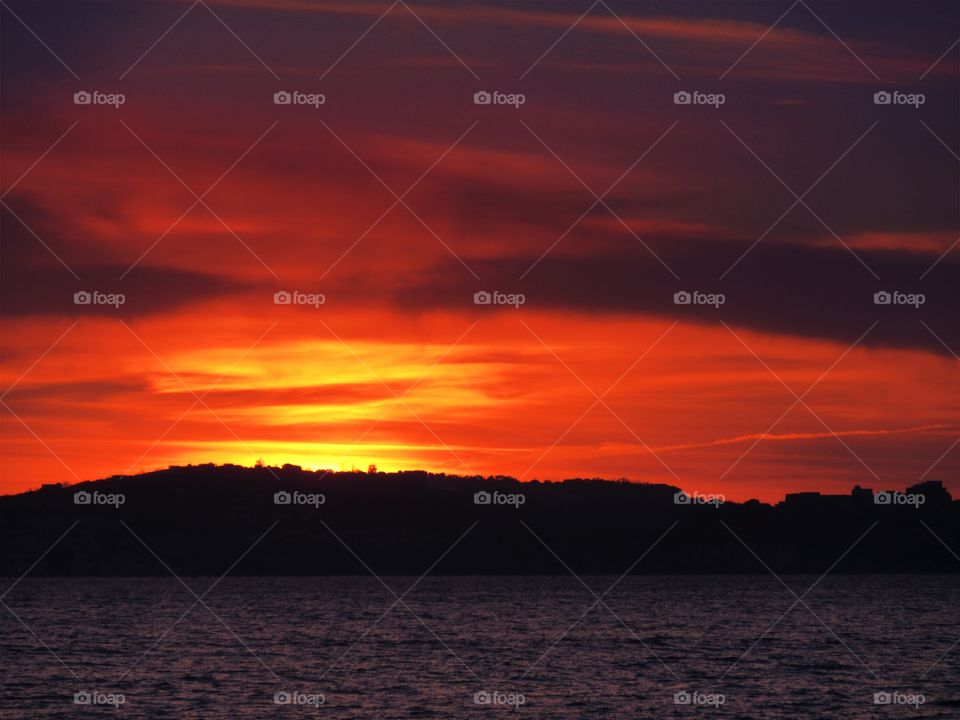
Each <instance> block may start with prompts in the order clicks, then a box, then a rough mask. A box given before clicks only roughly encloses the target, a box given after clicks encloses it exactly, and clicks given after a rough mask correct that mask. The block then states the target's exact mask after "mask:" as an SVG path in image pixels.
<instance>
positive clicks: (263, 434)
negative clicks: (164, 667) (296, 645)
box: [0, 0, 960, 501]
mask: <svg viewBox="0 0 960 720" xmlns="http://www.w3.org/2000/svg"><path fill="white" fill-rule="evenodd" d="M0 18H2V30H0V37H2V40H3V48H2V69H0V79H2V88H0V99H2V135H0V150H2V168H0V184H2V193H3V196H2V205H0V223H2V225H0V228H2V233H3V238H2V245H0V281H2V285H0V400H2V404H0V493H14V492H21V491H24V490H27V489H30V488H35V487H37V486H39V485H40V484H41V483H53V482H67V483H72V482H77V481H79V480H88V479H96V478H100V477H105V476H109V475H114V474H131V473H135V472H141V471H145V470H150V469H156V468H162V467H166V466H168V465H171V464H186V463H204V462H215V463H224V462H234V463H240V464H245V465H250V464H253V463H254V462H255V461H257V460H263V461H264V462H265V463H268V464H282V463H288V462H289V463H293V464H298V465H302V466H304V467H309V468H332V469H351V468H354V467H356V468H362V469H366V468H367V466H368V465H370V464H375V465H376V466H377V467H378V468H379V469H380V470H398V469H401V470H402V469H427V470H434V471H442V472H448V473H456V474H470V475H473V474H480V475H511V476H514V477H518V478H521V479H524V480H533V479H539V480H561V479H564V478H570V477H604V478H627V479H629V480H633V481H639V482H666V483H670V484H672V485H677V486H679V487H682V488H684V489H686V490H688V491H700V492H720V493H723V494H725V495H726V496H727V497H728V498H730V499H735V500H745V499H748V498H760V499H762V500H766V501H775V500H779V499H780V498H781V497H782V496H783V495H784V494H785V493H787V492H798V491H809V490H818V491H822V492H842V493H846V492H849V490H850V489H851V488H852V487H853V486H854V485H857V484H859V485H861V486H864V487H871V488H874V489H887V488H898V489H899V488H904V487H906V486H908V485H911V484H914V483H916V482H919V481H922V480H930V479H940V480H943V481H944V482H945V483H946V484H947V486H948V487H949V488H950V489H951V490H952V491H953V492H954V494H955V495H957V494H958V493H960V472H958V471H960V377H958V357H957V353H958V352H960V322H958V320H960V317H958V316H960V245H958V240H960V207H958V204H960V199H958V198H960V192H958V188H960V180H958V173H960V157H958V153H960V131H958V114H960V111H958V83H960V74H958V53H960V49H958V48H960V45H958V42H957V38H958V35H960V21H958V8H957V5H956V3H955V2H937V1H935V0H931V1H929V2H924V3H912V2H884V3H876V2H869V3H868V2H846V3H842V4H838V3H827V2H823V1H822V0H817V1H813V0H805V1H800V2H794V3H792V4H791V3H790V2H747V1H743V0H741V1H738V2H735V3H730V2H693V1H690V2H679V3H676V2H674V3H667V2H647V3H628V2H623V1H622V0H621V1H617V0H607V1H604V0H600V1H599V2H595V3H593V4H592V5H591V4H590V3H589V2H576V3H574V2H561V1H558V2H550V3H537V2H503V3H493V2H476V3H472V2H470V3H433V2H430V3H421V2H412V3H407V2H402V1H400V0H398V2H395V3H390V2H385V3H384V2H369V3H367V2H324V1H319V2H307V0H276V1H271V2H267V1H266V0H206V1H205V2H180V1H179V0H166V1H161V2H149V1H148V2H141V3H136V4H131V3H125V2H110V1H108V0H101V1H92V0H74V1H71V2H69V3H56V2H32V1H31V2H24V1H22V0H8V1H7V2H5V3H4V8H3V9H2V10H0ZM82 92H86V93H91V94H95V93H99V95H96V97H95V98H94V100H93V102H91V103H89V104H82V103H81V104H78V102H77V99H78V98H77V97H76V96H75V94H76V93H82ZM278 92H281V93H282V92H286V93H291V94H295V93H300V95H298V96H297V98H298V99H299V101H298V102H294V103H290V104H277V103H276V102H275V94H276V93H278ZM482 92H486V93H493V94H497V93H499V95H496V101H495V102H491V103H489V104H482V103H480V104H478V103H477V101H476V97H475V94H476V93H482ZM677 93H688V94H689V95H687V96H685V95H682V94H681V95H677ZM877 93H889V95H888V96H884V95H882V94H881V95H880V96H877ZM118 94H119V95H122V98H119V97H117V96H118ZM321 96H322V98H321ZM82 97H83V96H80V99H82ZM685 97H691V98H693V99H692V102H690V103H683V102H682V100H683V99H684V98H685ZM884 97H891V98H892V101H891V102H890V103H884V102H883V98H884ZM481 98H482V96H481ZM321 99H322V103H321ZM121 100H122V103H121ZM684 292H686V293H690V294H691V297H692V298H693V302H691V303H690V304H678V303H677V299H678V297H679V298H680V299H682V298H683V297H684V296H682V295H681V296H677V295H676V294H677V293H684ZM76 293H90V294H91V295H90V296H89V297H90V298H91V302H90V303H89V304H82V303H81V304H78V297H79V300H80V301H82V300H83V298H84V296H83V295H81V296H76ZM276 293H287V294H288V295H283V294H282V295H280V296H279V299H281V300H282V299H284V298H286V297H291V298H293V300H292V302H291V303H289V304H284V303H282V302H281V303H278V302H276V300H277V299H278V296H276ZM476 293H491V294H494V295H493V296H492V297H494V298H495V300H494V302H491V303H489V304H483V303H480V304H478V303H477V302H476V300H477V296H476ZM876 293H890V297H891V298H892V301H891V303H889V304H878V303H877V301H876V298H875V294H876ZM479 297H480V299H483V298H484V297H486V296H483V295H481V296H479ZM321 300H322V302H321ZM121 301H122V304H121ZM500 301H503V302H500Z"/></svg>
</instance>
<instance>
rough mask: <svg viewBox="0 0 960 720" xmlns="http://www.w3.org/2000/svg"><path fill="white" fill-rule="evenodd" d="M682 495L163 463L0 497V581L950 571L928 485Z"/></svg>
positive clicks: (941, 521)
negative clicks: (772, 498) (781, 496)
mask: <svg viewBox="0 0 960 720" xmlns="http://www.w3.org/2000/svg"><path fill="white" fill-rule="evenodd" d="M679 492H680V490H679V489H678V488H675V487H671V486H669V485H651V484H642V483H633V482H626V481H622V480H621V481H609V480H598V479H580V478H578V479H572V480H565V481H563V482H537V481H534V482H527V483H520V482H518V481H517V480H515V479H513V478H509V477H488V478H483V477H462V476H456V475H444V474H436V473H427V472H423V471H411V472H399V473H378V472H376V471H371V472H323V471H317V472H312V471H307V470H302V469H301V468H299V467H297V466H293V465H284V466H283V467H280V468H276V467H254V468H245V467H240V466H237V465H212V464H209V465H191V466H186V467H171V468H168V469H166V470H161V471H158V472H151V473H145V474H143V475H136V476H130V477H127V476H115V477H111V478H107V479H104V480H98V481H93V482H84V483H79V484H76V485H70V486H66V485H45V486H43V487H42V488H40V489H39V490H35V491H31V492H27V493H23V494H20V495H11V496H6V497H0V547H2V548H3V551H2V553H0V575H4V576H14V577H18V576H20V575H21V574H22V573H24V572H26V571H27V570H28V569H29V568H30V567H31V566H32V565H33V564H34V563H35V562H37V560H38V558H40V560H39V562H37V564H36V566H35V567H33V569H32V570H30V576H31V577H33V576H90V575H93V576H98V575H103V576H149V575H166V574H169V572H170V570H172V571H173V572H175V573H176V574H177V575H208V576H217V577H218V576H220V575H222V574H223V573H225V572H226V571H227V570H228V569H230V568H231V567H232V566H234V563H236V565H235V566H234V567H232V569H231V570H230V573H231V574H232V575H352V574H368V573H370V572H374V573H376V574H378V575H379V574H385V575H401V574H402V575H415V576H419V575H421V574H422V573H424V572H426V571H427V570H428V569H429V568H431V566H433V565H434V563H435V562H436V563H437V564H436V566H435V567H433V568H432V570H431V573H433V574H450V575H457V574H565V573H568V572H570V571H572V572H575V573H577V574H610V575H621V574H623V573H625V572H627V571H628V570H629V571H630V572H632V573H643V574H654V573H768V572H770V571H773V572H775V573H777V574H780V573H811V574H815V575H819V574H821V573H824V572H826V571H827V570H828V568H830V567H831V566H832V565H833V564H834V563H837V565H836V567H835V568H833V570H832V571H831V572H835V573H957V572H960V559H958V558H957V557H956V556H955V555H953V554H952V553H953V552H957V551H958V549H960V522H958V519H960V501H955V500H953V499H952V498H951V497H950V494H949V493H948V492H947V491H946V490H945V489H944V487H943V485H942V484H941V483H940V482H938V481H929V482H925V483H922V484H920V485H917V486H914V487H912V488H908V489H907V490H906V491H905V493H895V492H894V491H884V492H882V493H879V494H875V493H874V491H872V490H867V489H861V488H859V487H857V488H854V490H853V492H852V493H851V494H850V495H820V494H819V493H798V494H794V495H788V496H787V497H786V499H785V500H784V501H783V502H781V503H778V504H776V505H767V504H764V503H760V502H758V501H756V500H751V501H748V502H746V503H734V502H727V503H720V502H712V501H711V500H712V499H711V498H703V497H698V498H694V499H693V500H692V501H691V502H688V503H683V499H684V497H689V496H683V495H681V496H679V500H680V502H679V503H678V495H677V494H678V493H679ZM277 493H287V494H286V495H283V494H281V495H279V496H278V495H277ZM478 493H480V494H481V495H479V496H477V494H478ZM321 496H322V500H323V502H322V503H321V502H320V500H321ZM78 499H79V500H81V501H82V500H89V502H88V503H81V504H78V502H77V500H78ZM487 499H489V500H490V502H489V503H483V502H482V501H483V500H487ZM521 499H522V502H521ZM277 500H279V501H280V502H279V504H278V502H277ZM284 500H290V502H289V503H284V502H282V501H284ZM478 500H479V501H481V502H479V503H478V502H477V501H478ZM885 500H889V502H884V501H885ZM74 523H76V525H74ZM71 526H72V529H70V530H69V532H68V534H67V535H66V537H65V538H64V539H63V540H62V541H61V542H59V543H56V545H55V546H54V547H53V548H52V549H50V548H51V546H52V545H54V543H55V541H56V540H57V538H59V537H60V536H61V535H62V534H63V533H64V532H65V531H67V530H68V529H69V528H71ZM261 536H263V537H262V539H260V540H259V542H257V541H258V538H261ZM461 536H462V537H461ZM458 539H459V541H458ZM451 548H452V549H451ZM950 548H952V549H953V550H952V551H951V549H950ZM48 550H49V552H48ZM448 551H449V552H448ZM44 553H46V554H44ZM245 553H246V554H245ZM445 553H446V554H445ZM441 556H442V559H440V560H439V562H437V561H438V559H439V558H441ZM158 558H159V559H158ZM161 560H162V562H161ZM238 560H239V562H238ZM838 560H839V562H837V561H838ZM165 564H166V565H167V566H169V568H170V570H168V569H167V568H166V567H164V565H165Z"/></svg>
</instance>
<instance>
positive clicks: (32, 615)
mask: <svg viewBox="0 0 960 720" xmlns="http://www.w3.org/2000/svg"><path fill="white" fill-rule="evenodd" d="M415 580H416V579H415V578H400V577H387V578H384V579H383V581H384V582H385V583H386V584H387V585H388V586H389V588H390V589H388V588H387V587H385V586H384V585H383V584H381V583H380V582H379V581H378V580H377V579H375V578H372V577H368V578H359V577H350V578H282V579H281V578H227V579H224V580H222V581H220V582H219V583H217V584H215V586H214V587H213V588H212V589H210V587H211V585H213V584H214V583H215V579H214V578H188V579H185V580H184V582H185V583H186V585H188V586H189V588H190V589H188V588H187V587H185V586H184V585H182V584H181V583H180V582H179V581H177V580H176V579H173V578H171V579H159V578H157V579H153V578H149V579H148V578H133V579H119V578H113V579H25V580H23V581H22V582H20V583H19V584H17V585H16V586H15V587H14V588H13V589H12V590H11V591H10V592H9V594H8V595H7V596H6V597H4V598H3V603H4V604H6V605H7V606H8V608H4V607H3V605H0V668H2V670H0V672H2V675H0V689H2V696H0V717H3V718H20V717H23V718H34V717H37V718H51V717H79V716H84V717H89V716H91V715H92V714H98V715H101V716H110V717H113V716H123V717H149V718H188V717H189V718H194V717H196V718H201V717H202V718H264V717H327V718H460V717H478V718H482V717H485V716H490V715H491V714H496V715H498V716H501V717H502V716H503V714H504V713H507V712H516V713H518V714H521V715H525V716H528V717H536V718H604V717H607V718H618V719H619V718H685V717H704V716H715V715H716V714H717V713H716V710H715V706H718V707H719V710H720V712H721V713H722V714H723V715H724V716H726V717H742V718H820V717H822V718H845V719H847V720H856V719H859V718H874V717H877V718H879V717H884V718H888V717H899V718H914V717H919V718H960V646H957V647H954V648H953V649H952V651H951V646H952V645H953V644H954V643H955V642H956V641H957V639H958V638H960V622H958V620H960V610H958V608H960V603H958V599H960V578H956V577H909V576H900V577H851V576H838V577H828V578H826V579H824V580H822V581H821V582H820V583H819V584H817V585H816V586H815V587H814V588H813V589H812V590H811V591H810V593H809V594H808V595H805V596H804V593H805V591H806V590H807V589H808V588H809V587H810V586H811V585H812V584H813V583H814V582H815V581H816V578H815V577H799V576H786V577H785V578H784V580H785V582H786V583H787V584H788V585H790V587H791V588H792V589H793V591H794V592H795V593H796V595H797V596H800V597H801V598H802V601H801V602H798V601H797V597H796V596H794V595H792V594H791V592H790V590H788V589H787V588H786V587H784V585H782V584H780V582H778V581H777V580H776V579H774V578H772V577H759V576H750V577H739V576H738V577H729V576H724V577H631V578H626V579H623V580H622V581H620V582H619V583H618V584H616V586H615V587H614V588H613V589H612V590H610V591H609V593H608V594H606V595H604V593H605V592H606V591H607V590H608V589H609V588H610V586H611V585H613V584H614V583H615V582H616V578H613V577H610V578H607V577H587V578H584V583H585V584H586V585H589V586H590V587H589V589H588V588H587V587H585V586H584V584H581V583H580V582H579V581H578V580H577V579H576V578H573V577H544V578H521V577H469V578H465V577H437V578H431V577H428V578H425V579H423V580H422V581H420V582H419V584H417V585H416V586H415V587H413V589H412V590H410V592H409V594H406V595H404V593H405V592H406V591H407V590H408V588H410V586H411V584H413V583H414V582H415ZM13 582H14V579H12V578H11V579H8V580H6V581H4V582H3V583H2V584H0V587H2V588H4V589H6V588H7V587H9V586H10V585H11V584H12V583H13ZM391 589H392V591H393V592H395V593H396V596H395V595H394V594H392V593H391ZM190 590H192V591H193V592H194V593H196V595H197V596H200V598H201V601H200V602H198V601H197V597H195V596H194V595H193V594H191V592H190ZM208 590H209V592H208ZM591 590H592V591H593V593H595V594H593V593H592V592H591ZM397 596H400V597H401V598H402V599H401V600H400V601H399V602H398V600H397ZM598 597H600V598H602V600H601V601H600V602H598ZM15 616H16V617H15ZM948 651H950V652H948ZM944 653H946V655H944ZM877 692H887V693H890V694H891V697H893V698H894V701H895V703H899V704H895V705H894V706H886V707H885V706H879V705H876V704H875V702H874V694H875V693H877ZM77 693H81V695H80V696H79V699H80V700H84V699H86V698H87V697H92V698H93V703H92V704H77V703H76V702H75V696H76V694H77ZM83 693H87V694H88V695H83ZM896 693H899V694H896ZM278 694H279V695H278ZM121 695H122V700H123V702H122V703H120V702H119V701H120V699H121V697H120V696H121ZM287 698H290V699H292V702H291V703H289V704H277V703H276V701H277V700H278V699H279V700H281V701H282V700H284V699H287ZM687 699H689V700H690V702H689V703H686V704H684V703H683V701H685V700H687ZM921 700H922V701H923V702H922V704H921V703H920V701H921ZM478 701H479V702H478ZM678 701H680V703H679V704H678ZM721 701H722V704H720V703H721ZM111 703H113V704H111ZM903 703H907V704H903ZM911 703H912V704H911Z"/></svg>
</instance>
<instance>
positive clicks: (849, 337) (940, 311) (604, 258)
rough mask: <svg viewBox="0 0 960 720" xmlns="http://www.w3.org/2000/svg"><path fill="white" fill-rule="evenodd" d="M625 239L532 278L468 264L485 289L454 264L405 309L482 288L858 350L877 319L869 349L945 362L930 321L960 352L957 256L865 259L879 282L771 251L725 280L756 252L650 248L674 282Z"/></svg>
mask: <svg viewBox="0 0 960 720" xmlns="http://www.w3.org/2000/svg"><path fill="white" fill-rule="evenodd" d="M624 242H625V243H627V242H630V243H632V244H630V245H626V246H625V247H624V248H623V249H622V250H620V251H608V252H604V253H602V254H591V255H585V256H572V255H570V254H561V253H560V252H554V253H548V254H547V255H546V256H545V257H544V258H543V259H542V260H541V261H540V262H539V263H538V264H537V265H536V266H535V267H534V268H533V269H532V270H530V271H529V273H528V274H527V275H526V277H524V278H523V279H522V280H521V279H520V278H521V276H522V275H524V273H525V272H526V271H527V270H528V269H529V268H530V267H531V266H532V265H533V264H534V262H535V261H536V260H537V257H536V256H531V257H524V258H513V259H509V260H482V259H468V262H469V263H470V265H471V266H472V267H473V268H474V269H475V270H476V271H477V273H478V274H479V275H480V278H481V281H480V282H479V283H477V282H470V283H467V282H465V281H464V275H463V272H462V271H460V270H459V266H458V265H454V264H453V263H450V264H445V265H444V266H442V267H437V268H435V269H434V270H432V271H431V272H429V273H426V274H425V275H424V276H422V277H420V278H417V279H414V280H412V281H411V283H410V284H409V285H407V286H405V287H403V288H402V289H400V290H399V291H398V293H397V300H398V302H400V303H401V304H404V305H407V306H415V307H419V308H438V307H443V308H450V307H457V308H461V309H463V308H472V307H474V305H473V293H474V292H475V291H477V290H490V291H492V290H499V291H502V292H506V293H516V292H520V293H524V294H525V295H526V307H527V308H531V309H538V310H557V311H574V312H583V313H611V312H614V313H616V312H622V313H628V314H642V315H660V316H665V317H669V318H674V319H678V320H681V321H689V322H695V323H704V324H714V323H716V324H719V323H720V322H725V323H727V324H729V325H731V326H732V327H745V328H750V329H754V330H761V331H767V332H770V333H774V334H780V335H791V336H799V337H805V338H824V339H829V340H836V341H839V342H849V343H852V342H853V341H854V340H856V339H857V338H858V337H860V335H861V334H863V333H864V332H865V331H866V330H867V329H868V328H869V327H870V326H871V325H872V324H873V323H874V322H877V325H876V327H875V328H874V329H873V330H872V331H871V332H870V334H869V335H868V336H867V338H866V339H865V341H864V342H865V344H867V345H874V346H887V347H894V348H914V349H919V350H925V351H931V352H936V353H947V352H948V350H947V349H946V348H944V347H943V345H941V343H940V342H939V341H938V340H937V339H936V338H935V337H934V336H933V335H932V334H931V332H930V330H928V329H927V328H925V327H924V325H923V323H926V325H928V326H929V327H930V329H931V330H933V332H935V333H936V334H937V335H939V337H940V338H941V340H943V342H944V343H946V344H947V345H948V346H949V347H950V348H953V350H954V351H955V352H956V351H957V349H958V347H960V324H958V323H957V316H958V312H960V283H958V278H960V267H958V263H957V255H956V253H955V252H954V253H952V254H950V255H949V256H948V257H945V258H944V259H943V260H941V261H940V263H938V264H937V265H936V267H934V268H933V269H932V270H930V268H931V266H932V265H933V264H934V262H935V261H936V259H937V256H936V255H929V254H920V253H908V252H904V251H881V250H872V251H862V250H860V251H857V254H858V256H859V257H860V259H861V260H863V262H864V263H866V265H867V266H869V268H870V269H871V270H872V271H873V272H874V273H876V275H877V276H878V278H879V279H878V278H876V277H874V276H873V275H872V274H871V272H870V271H869V270H868V269H867V268H866V267H864V265H862V264H861V263H860V261H859V260H857V258H855V257H854V256H853V255H852V254H851V253H850V252H849V251H848V250H846V249H845V248H843V247H839V246H838V247H802V246H797V245H784V244H782V243H781V244H775V243H765V242H761V243H759V244H757V245H756V246H755V247H754V248H753V249H752V250H750V251H749V252H747V254H746V255H745V256H744V258H743V259H742V260H741V261H740V262H739V263H738V264H737V265H736V266H735V267H734V268H733V269H732V270H731V271H730V272H729V273H728V274H727V276H726V277H725V278H723V279H721V275H723V274H724V272H725V271H726V270H727V268H729V267H730V266H731V265H732V264H733V263H734V261H735V260H736V259H737V258H738V257H740V255H741V254H743V253H744V251H746V250H747V249H748V247H749V243H741V242H719V241H685V242H682V243H678V242H672V243H666V242H662V241H661V242H652V243H650V247H651V248H652V249H653V250H654V252H656V253H657V255H658V256H659V257H660V258H662V260H663V261H664V262H665V263H666V264H667V265H669V266H670V267H671V268H672V269H673V270H674V271H675V272H676V273H677V275H678V276H679V279H676V278H674V277H673V276H672V275H671V274H670V273H669V272H668V271H667V270H666V269H665V268H664V267H663V265H661V264H660V262H659V261H658V260H656V259H655V258H654V257H653V255H652V254H651V253H649V252H648V251H647V250H646V249H645V248H644V247H642V246H641V245H640V244H639V243H636V242H635V241H634V240H633V239H629V238H628V240H625V241H624ZM928 270H929V272H928ZM921 276H923V277H922V279H921ZM684 290H686V291H690V292H693V291H700V292H703V293H723V294H724V296H725V302H724V304H723V305H722V306H720V307H719V308H714V307H712V306H693V305H677V304H675V303H674V293H676V292H678V291H684ZM880 291H889V292H893V291H899V292H902V293H908V294H909V293H922V294H923V295H924V296H925V302H924V303H923V305H922V306H920V307H919V308H914V307H910V306H891V305H877V304H875V303H874V294H875V293H877V292H880ZM475 309H476V310H477V311H478V312H486V311H491V310H492V308H490V307H482V306H481V307H476V308H475ZM505 311H511V312H512V311H513V310H512V308H507V309H505Z"/></svg>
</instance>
